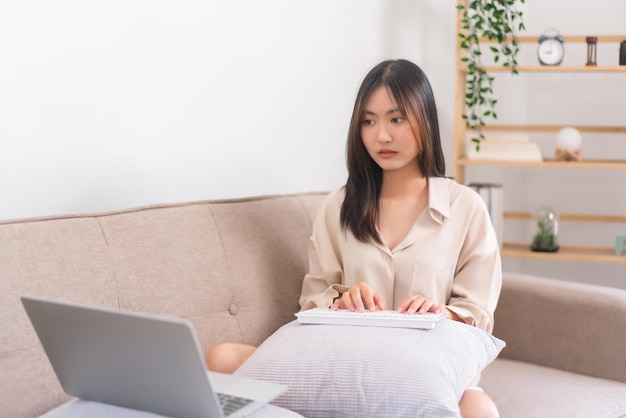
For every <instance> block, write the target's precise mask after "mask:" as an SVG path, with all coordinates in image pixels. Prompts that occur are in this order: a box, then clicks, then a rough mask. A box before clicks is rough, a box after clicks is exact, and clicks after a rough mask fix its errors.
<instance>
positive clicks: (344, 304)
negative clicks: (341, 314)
mask: <svg viewBox="0 0 626 418" xmlns="http://www.w3.org/2000/svg"><path fill="white" fill-rule="evenodd" d="M341 308H343V309H348V310H350V311H359V312H363V311H365V310H366V309H367V310H370V311H375V310H376V308H378V309H380V310H382V309H384V308H385V299H384V298H383V297H382V296H381V295H380V294H378V293H376V292H374V290H373V289H372V288H371V287H370V285H368V284H367V283H363V282H362V283H359V284H358V285H354V286H350V288H348V290H347V291H346V292H344V293H343V294H342V295H341V296H340V297H338V298H337V299H335V301H334V302H333V309H335V310H337V309H341Z"/></svg>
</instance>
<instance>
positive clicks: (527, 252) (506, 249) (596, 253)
mask: <svg viewBox="0 0 626 418" xmlns="http://www.w3.org/2000/svg"><path fill="white" fill-rule="evenodd" d="M560 247H561V248H560V249H559V251H557V252H555V253H543V252H536V251H532V250H531V249H530V246H529V244H521V243H504V245H503V246H502V250H501V255H502V257H515V258H533V259H539V260H571V261H598V262H610V263H626V252H623V253H622V255H615V248H613V247H591V246H578V245H561V246H560Z"/></svg>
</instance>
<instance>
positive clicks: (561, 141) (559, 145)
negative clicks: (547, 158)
mask: <svg viewBox="0 0 626 418" xmlns="http://www.w3.org/2000/svg"><path fill="white" fill-rule="evenodd" d="M582 143H583V137H582V136H581V135H580V132H578V129H576V128H570V127H567V128H563V129H561V130H560V131H559V132H558V133H557V134H556V149H557V150H563V151H572V152H575V151H578V150H580V148H581V146H582Z"/></svg>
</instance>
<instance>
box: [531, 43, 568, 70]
mask: <svg viewBox="0 0 626 418" xmlns="http://www.w3.org/2000/svg"><path fill="white" fill-rule="evenodd" d="M563 55H565V50H564V48H563V43H562V42H560V41H558V40H557V39H546V40H544V41H543V42H541V43H540V44H539V48H538V49H537V57H539V62H540V63H541V64H543V65H559V64H560V63H561V61H563Z"/></svg>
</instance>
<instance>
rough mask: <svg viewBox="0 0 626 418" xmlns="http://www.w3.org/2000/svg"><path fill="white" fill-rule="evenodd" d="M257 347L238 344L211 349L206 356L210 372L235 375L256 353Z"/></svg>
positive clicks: (223, 344)
mask: <svg viewBox="0 0 626 418" xmlns="http://www.w3.org/2000/svg"><path fill="white" fill-rule="evenodd" d="M254 350H255V347H253V346H250V345H245V344H237V343H222V344H218V345H216V346H214V347H213V348H211V349H210V350H209V351H208V352H207V354H206V356H205V360H206V364H207V367H208V368H209V370H211V371H213V372H220V373H229V374H230V373H234V372H235V370H237V369H238V368H239V366H241V365H242V364H243V363H244V362H245V361H246V360H247V359H248V357H250V356H251V355H252V353H254Z"/></svg>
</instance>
